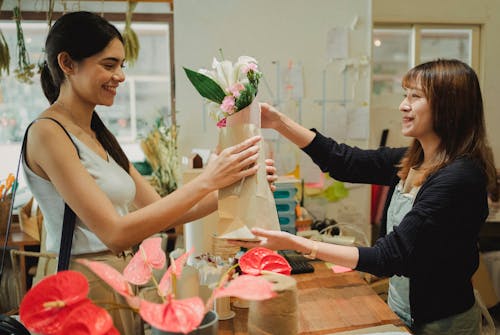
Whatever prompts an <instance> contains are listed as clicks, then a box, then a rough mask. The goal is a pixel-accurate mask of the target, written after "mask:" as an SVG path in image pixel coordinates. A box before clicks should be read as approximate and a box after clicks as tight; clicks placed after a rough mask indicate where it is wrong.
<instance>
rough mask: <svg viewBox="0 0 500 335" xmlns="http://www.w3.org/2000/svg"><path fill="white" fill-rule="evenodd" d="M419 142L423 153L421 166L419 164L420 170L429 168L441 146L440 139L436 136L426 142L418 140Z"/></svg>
mask: <svg viewBox="0 0 500 335" xmlns="http://www.w3.org/2000/svg"><path fill="white" fill-rule="evenodd" d="M419 142H420V145H421V146H422V150H423V152H424V160H423V162H422V164H420V168H424V169H425V168H428V167H429V166H431V165H432V164H433V162H434V161H435V158H436V156H437V155H438V149H439V146H440V144H441V139H440V138H439V137H437V135H436V136H433V137H432V138H428V139H426V140H419Z"/></svg>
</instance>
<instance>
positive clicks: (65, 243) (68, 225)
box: [0, 117, 80, 279]
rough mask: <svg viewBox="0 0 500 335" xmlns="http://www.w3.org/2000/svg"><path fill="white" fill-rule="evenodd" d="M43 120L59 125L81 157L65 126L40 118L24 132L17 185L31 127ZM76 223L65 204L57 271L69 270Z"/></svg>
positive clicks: (9, 220) (0, 271)
mask: <svg viewBox="0 0 500 335" xmlns="http://www.w3.org/2000/svg"><path fill="white" fill-rule="evenodd" d="M42 119H47V120H52V121H54V122H55V123H56V124H58V125H59V126H60V127H61V128H62V129H63V130H64V132H65V133H66V135H68V138H69V139H70V140H71V143H73V145H74V147H75V149H76V152H77V154H78V157H80V150H78V147H77V146H76V144H75V142H74V141H73V139H72V138H71V136H70V135H69V133H68V131H67V130H66V128H64V126H63V125H62V124H61V123H60V122H59V121H57V120H56V119H53V118H51V117H43V118H38V119H36V120H34V121H33V122H31V123H30V124H29V125H28V127H27V128H26V131H25V132H24V137H23V142H22V145H21V153H20V154H19V160H18V162H17V168H16V179H15V181H16V183H17V182H18V180H19V179H18V178H19V170H20V167H21V161H22V158H23V155H25V153H26V142H27V138H28V130H29V129H30V128H31V126H32V125H33V124H34V123H35V122H37V121H39V120H42ZM15 185H16V186H13V189H12V198H11V203H10V207H9V215H8V218H7V231H6V232H5V240H4V245H3V249H2V259H1V260H0V279H1V278H2V274H3V269H4V264H5V254H6V252H7V245H8V241H9V232H10V227H11V225H12V212H13V208H14V201H15V197H16V191H17V184H15ZM75 221H76V214H75V212H74V211H73V210H72V209H71V208H70V207H69V206H68V204H67V203H64V218H63V229H62V236H61V246H60V248H59V259H58V264H57V271H62V270H67V269H68V268H69V261H70V258H71V246H72V244H73V232H74V230H75Z"/></svg>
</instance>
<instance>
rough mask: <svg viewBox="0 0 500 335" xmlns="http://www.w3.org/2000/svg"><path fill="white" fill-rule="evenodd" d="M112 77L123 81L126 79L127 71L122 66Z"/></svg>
mask: <svg viewBox="0 0 500 335" xmlns="http://www.w3.org/2000/svg"><path fill="white" fill-rule="evenodd" d="M111 77H112V79H113V80H116V81H119V82H122V81H124V80H125V72H123V69H122V68H119V69H118V70H116V71H115V73H113V75H112V76H111Z"/></svg>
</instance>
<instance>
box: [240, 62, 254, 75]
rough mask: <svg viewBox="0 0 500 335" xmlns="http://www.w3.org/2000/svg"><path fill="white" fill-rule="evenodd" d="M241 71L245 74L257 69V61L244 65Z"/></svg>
mask: <svg viewBox="0 0 500 335" xmlns="http://www.w3.org/2000/svg"><path fill="white" fill-rule="evenodd" d="M241 71H242V72H243V73H244V74H247V73H248V71H257V64H255V63H248V64H246V65H243V68H242V69H241Z"/></svg>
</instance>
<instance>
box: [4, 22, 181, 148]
mask: <svg viewBox="0 0 500 335" xmlns="http://www.w3.org/2000/svg"><path fill="white" fill-rule="evenodd" d="M114 24H115V25H116V26H117V28H118V29H119V30H120V31H121V30H123V24H122V23H114ZM22 27H23V32H24V37H25V42H26V47H27V50H28V53H29V56H30V61H31V62H32V63H35V64H37V63H38V62H41V61H42V60H43V45H44V43H45V38H46V36H47V31H48V29H47V24H46V23H45V22H32V21H24V22H23V25H22ZM132 28H133V29H134V31H135V32H136V33H137V35H138V37H139V41H140V52H139V58H138V60H137V62H136V63H135V64H134V66H128V65H126V69H125V74H126V80H125V82H124V83H122V85H121V86H120V88H119V90H118V93H117V96H116V99H115V103H114V105H113V106H111V107H103V106H98V107H96V111H97V112H98V113H99V115H100V116H101V118H102V119H103V121H104V122H105V123H106V125H107V126H108V127H109V129H110V130H111V131H112V132H113V133H114V134H115V136H117V138H118V140H119V141H120V142H121V143H130V142H133V141H135V140H136V139H138V138H140V137H141V136H142V135H143V134H145V133H147V132H148V131H149V129H150V128H151V124H152V123H153V122H154V120H155V119H156V118H158V117H159V116H166V115H168V114H169V113H170V110H171V106H170V101H171V91H170V87H171V86H170V77H171V76H170V41H169V26H168V24H167V23H156V22H155V23H133V24H132ZM0 29H1V30H2V32H3V34H4V36H5V38H6V41H7V43H8V45H9V48H10V55H11V66H10V75H9V76H3V77H2V78H1V81H0V144H6V143H15V142H19V141H21V140H22V136H23V133H24V129H25V128H26V126H27V125H28V123H29V122H30V121H31V120H33V119H34V118H35V117H36V116H37V115H38V114H39V113H41V112H42V111H43V110H44V109H46V108H47V107H48V101H47V99H46V98H45V96H44V95H43V92H42V89H41V85H40V77H39V75H38V74H37V75H35V77H34V78H33V83H32V84H24V83H20V82H19V81H17V80H16V78H15V76H14V69H15V68H16V64H17V55H16V43H17V36H16V27H15V24H14V23H13V22H0Z"/></svg>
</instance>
